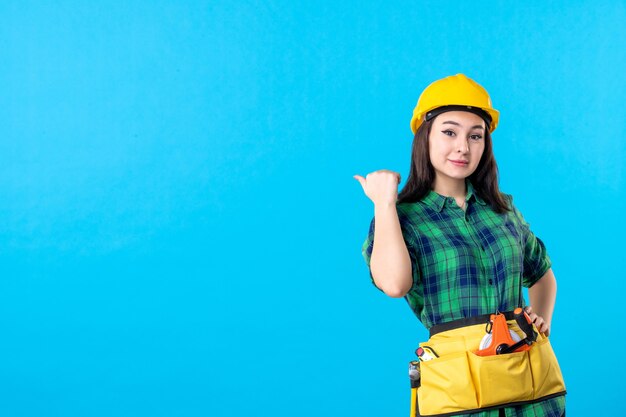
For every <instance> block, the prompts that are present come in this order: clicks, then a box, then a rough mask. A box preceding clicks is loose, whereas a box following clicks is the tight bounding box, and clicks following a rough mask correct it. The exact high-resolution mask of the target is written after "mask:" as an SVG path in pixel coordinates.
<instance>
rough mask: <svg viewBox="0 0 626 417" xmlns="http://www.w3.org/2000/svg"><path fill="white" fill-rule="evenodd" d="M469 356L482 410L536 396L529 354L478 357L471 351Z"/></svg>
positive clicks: (524, 352)
mask: <svg viewBox="0 0 626 417" xmlns="http://www.w3.org/2000/svg"><path fill="white" fill-rule="evenodd" d="M467 354H468V357H469V365H470V370H471V374H472V379H473V382H474V386H475V387H476V396H477V400H478V407H479V408H482V407H489V406H493V405H498V404H504V403H510V402H516V401H528V400H530V399H531V398H532V397H533V385H532V383H533V380H532V374H531V370H530V367H529V366H528V365H529V364H528V361H529V359H528V358H529V357H528V352H527V351H523V352H513V353H506V354H502V355H492V356H478V355H476V354H475V353H474V352H471V351H470V352H468V353H467Z"/></svg>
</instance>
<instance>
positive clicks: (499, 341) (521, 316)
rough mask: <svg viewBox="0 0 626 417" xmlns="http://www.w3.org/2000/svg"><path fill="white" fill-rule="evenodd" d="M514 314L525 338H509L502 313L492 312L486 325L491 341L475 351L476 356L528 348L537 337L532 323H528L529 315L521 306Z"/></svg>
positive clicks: (519, 350) (509, 334) (507, 327)
mask: <svg viewBox="0 0 626 417" xmlns="http://www.w3.org/2000/svg"><path fill="white" fill-rule="evenodd" d="M514 315H515V321H516V322H517V324H518V325H519V327H520V329H522V331H523V332H524V333H525V334H526V338H524V339H522V340H520V341H519V342H517V343H516V342H515V341H514V340H513V339H512V338H511V333H509V326H508V324H507V323H506V318H505V316H504V314H500V313H498V314H492V315H491V317H490V318H489V324H488V325H487V326H488V327H490V328H489V330H487V333H491V342H490V343H489V346H487V347H486V348H484V349H479V350H477V351H475V353H476V354H477V355H478V356H490V355H499V354H502V353H511V352H521V351H524V350H528V349H530V344H531V343H532V342H534V341H535V340H536V339H537V333H536V332H535V331H534V330H533V328H532V324H530V317H528V314H526V312H525V311H524V310H522V309H521V308H516V309H515V311H514Z"/></svg>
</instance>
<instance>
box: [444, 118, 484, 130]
mask: <svg viewBox="0 0 626 417" xmlns="http://www.w3.org/2000/svg"><path fill="white" fill-rule="evenodd" d="M446 123H447V124H451V125H456V126H459V127H463V126H461V125H460V124H459V123H457V122H454V121H452V120H446V121H445V122H443V123H442V125H445V124H446ZM471 128H472V129H482V130H485V128H484V127H483V126H481V125H474V126H472V127H471Z"/></svg>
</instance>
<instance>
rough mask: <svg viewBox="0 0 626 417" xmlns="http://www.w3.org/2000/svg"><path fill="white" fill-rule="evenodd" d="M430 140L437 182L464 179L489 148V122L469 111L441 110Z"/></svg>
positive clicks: (429, 147)
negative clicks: (486, 145)
mask: <svg viewBox="0 0 626 417" xmlns="http://www.w3.org/2000/svg"><path fill="white" fill-rule="evenodd" d="M428 142H429V145H428V149H429V152H430V162H431V163H432V165H433V167H434V169H435V174H436V176H437V181H444V182H448V181H450V180H453V181H455V180H464V179H465V178H467V177H469V176H470V175H471V174H472V173H473V172H474V171H475V170H476V168H477V167H478V163H479V162H480V158H481V157H482V155H483V151H484V150H485V121H484V120H483V119H482V118H481V117H480V116H478V115H476V114H474V113H469V112H465V111H449V112H445V113H441V114H440V115H438V116H437V117H435V119H434V120H433V125H432V127H431V130H430V136H429V141H428Z"/></svg>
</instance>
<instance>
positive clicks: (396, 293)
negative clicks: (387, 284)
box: [383, 288, 409, 298]
mask: <svg viewBox="0 0 626 417" xmlns="http://www.w3.org/2000/svg"><path fill="white" fill-rule="evenodd" d="M383 292H384V293H385V294H387V295H388V296H389V297H392V298H402V297H404V296H405V295H407V293H408V292H409V291H408V290H405V289H403V288H387V289H383Z"/></svg>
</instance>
